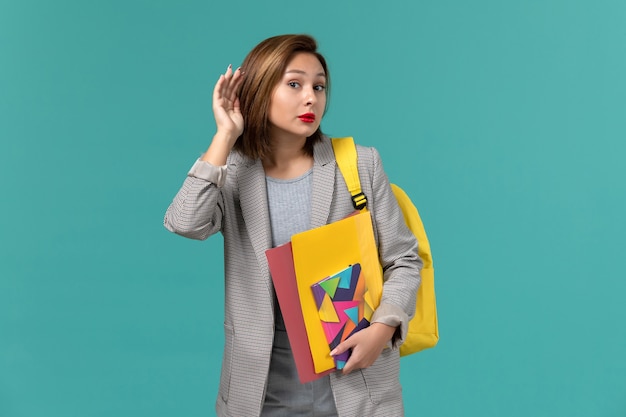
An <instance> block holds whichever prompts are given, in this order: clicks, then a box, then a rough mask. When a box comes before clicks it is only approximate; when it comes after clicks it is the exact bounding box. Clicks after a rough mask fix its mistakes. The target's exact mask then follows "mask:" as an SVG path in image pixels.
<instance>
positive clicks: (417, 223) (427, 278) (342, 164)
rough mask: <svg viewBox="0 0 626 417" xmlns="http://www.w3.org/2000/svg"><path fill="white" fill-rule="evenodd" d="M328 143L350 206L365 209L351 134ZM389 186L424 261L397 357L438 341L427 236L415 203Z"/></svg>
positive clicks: (429, 346) (433, 344)
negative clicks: (412, 313) (350, 196)
mask: <svg viewBox="0 0 626 417" xmlns="http://www.w3.org/2000/svg"><path fill="white" fill-rule="evenodd" d="M332 143H333V149H334V150H335V158H336V159H337V165H338V166H339V170H340V171H341V173H342V175H343V177H344V179H345V181H346V184H347V185H348V190H349V191H350V194H351V195H352V202H353V204H354V207H355V209H357V210H364V209H366V205H367V198H366V196H365V195H364V194H363V192H362V191H361V181H360V180H359V171H358V167H357V153H356V147H355V145H354V140H353V139H352V138H351V137H346V138H333V139H332ZM391 189H392V190H393V193H394V195H395V196H396V200H398V205H399V206H400V209H402V214H403V215H404V221H405V222H406V224H407V226H408V228H409V229H410V230H411V231H412V232H413V234H414V235H415V237H416V238H417V242H418V254H419V256H420V258H422V261H423V262H424V266H423V268H422V271H421V276H422V284H421V285H420V288H419V290H418V291H417V302H416V305H415V315H414V316H413V318H412V319H411V321H410V322H409V330H408V333H407V335H406V338H405V340H404V343H403V344H402V345H401V346H400V356H406V355H410V354H411V353H415V352H419V351H420V350H424V349H428V348H431V347H433V346H435V345H436V344H437V342H438V341H439V327H438V325H437V304H436V300H435V271H434V269H433V258H432V254H431V253H430V245H429V244H428V237H427V236H426V231H425V230H424V225H423V224H422V220H421V219H420V216H419V213H418V211H417V209H416V208H415V205H413V202H411V199H410V198H409V196H408V195H407V194H406V193H405V192H404V191H403V190H402V189H401V188H400V187H398V186H397V185H395V184H391Z"/></svg>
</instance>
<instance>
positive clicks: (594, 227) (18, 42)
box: [0, 0, 626, 417]
mask: <svg viewBox="0 0 626 417" xmlns="http://www.w3.org/2000/svg"><path fill="white" fill-rule="evenodd" d="M212 3H215V4H212ZM625 22H626V3H624V2H623V1H617V0H615V1H610V0H597V1H593V2H592V1H582V0H543V1H535V0H532V1H526V2H517V1H515V2H514V1H495V0H491V1H490V0H477V1H473V2H467V1H460V0H440V1H437V2H432V1H430V2H429V1H409V0H388V1H385V2H378V3H377V4H371V5H370V4H367V3H366V2H362V1H361V2H359V1H346V2H335V1H328V0H320V1H318V2H317V3H307V2H287V1H275V2H271V3H266V2H256V1H255V2H253V1H243V2H242V1H240V2H235V3H233V2H208V1H192V0H190V1H181V2H175V1H148V0H144V1H139V0H132V1H131V0H129V1H101V2H85V1H78V0H57V1H55V2H47V1H34V0H23V1H19V2H18V1H13V2H10V1H7V0H0V192H1V195H2V204H1V205H0V416H3V417H4V416H6V417H57V416H58V417H74V416H76V417H110V416H116V417H117V416H120V417H121V416H129V417H141V416H151V417H155V416H164V417H165V416H168V417H169V416H207V415H213V413H214V412H213V404H214V400H215V396H216V392H217V384H218V374H219V369H220V361H221V348H222V343H223V339H222V325H221V323H222V319H223V316H222V309H223V300H222V290H223V284H222V273H223V269H222V265H221V264H222V240H221V238H220V237H215V238H213V239H210V240H208V241H206V242H202V243H199V242H193V241H188V240H185V239H183V238H180V237H177V236H174V235H171V234H169V233H168V232H167V231H166V230H165V229H164V228H163V227H162V226H161V223H162V217H163V214H164V211H165V209H166V207H167V205H168V204H169V202H170V201H171V199H172V198H173V196H174V194H175V192H176V191H177V189H178V187H179V185H180V184H181V182H182V181H183V179H184V176H185V173H186V172H187V169H188V168H189V166H190V165H191V163H192V162H193V160H194V159H195V158H196V157H197V156H198V155H199V153H200V152H202V151H203V150H204V149H205V148H206V147H207V145H208V143H209V140H210V138H211V136H212V133H213V131H214V128H215V126H214V122H213V118H212V113H211V93H212V88H213V85H214V83H215V81H216V80H217V78H218V76H219V74H220V73H221V72H223V71H224V70H225V68H226V66H227V65H228V64H229V63H232V64H233V65H238V64H240V63H241V61H242V59H243V57H244V56H245V54H246V53H247V51H248V50H249V49H250V48H251V47H252V46H254V45H255V44H256V43H257V42H259V41H260V40H262V39H264V38H265V37H268V36H271V35H275V34H279V33H293V32H298V33H300V32H304V33H310V34H312V35H314V36H316V37H317V39H318V41H319V43H320V46H321V49H322V51H323V52H324V53H325V55H326V56H327V59H328V60H329V63H330V69H331V73H332V77H333V82H334V85H333V92H332V97H331V105H330V109H329V112H328V114H327V116H326V118H325V120H324V122H323V124H322V125H323V128H324V129H325V131H326V132H327V133H330V134H333V135H341V136H344V135H353V136H355V137H356V138H357V140H358V141H359V142H360V143H363V144H366V145H372V146H376V147H377V148H378V149H379V150H380V152H381V154H382V156H383V160H384V162H385V168H386V170H387V172H388V174H389V176H390V178H391V179H392V181H394V182H397V183H400V184H401V185H402V186H403V187H404V188H405V189H406V190H407V191H408V192H409V194H411V195H412V196H413V197H414V200H415V201H416V203H417V205H418V207H419V209H420V212H421V214H422V217H423V220H424V222H425V223H426V226H427V230H428V232H429V237H430V240H431V245H432V249H433V253H434V260H435V267H436V285H437V295H438V307H439V319H440V333H441V340H440V343H439V345H438V346H437V347H436V348H435V349H433V350H430V351H426V352H423V353H420V354H418V355H413V356H411V357H407V358H404V359H403V363H402V380H403V386H404V393H405V400H406V408H407V415H409V416H420V415H421V416H446V417H448V416H450V417H457V416H498V417H500V416H507V417H516V416H520V417H521V416H524V417H525V416H568V417H570V416H585V417H586V416H592V417H604V416H606V417H618V416H625V415H626V355H625V352H626V325H624V321H625V319H626V307H625V306H624V302H623V299H624V293H626V274H625V273H624V271H623V269H622V263H618V259H619V256H620V253H622V252H623V250H624V238H623V235H624V233H625V232H626V222H625V221H624V218H623V215H624V213H625V212H626V186H625V184H624V178H626V168H625V164H624V162H623V159H624V156H625V155H626V144H625V142H626V141H625V139H626V101H625V97H626V77H625V74H626V29H625V28H626V24H625Z"/></svg>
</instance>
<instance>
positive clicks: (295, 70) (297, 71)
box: [285, 69, 326, 78]
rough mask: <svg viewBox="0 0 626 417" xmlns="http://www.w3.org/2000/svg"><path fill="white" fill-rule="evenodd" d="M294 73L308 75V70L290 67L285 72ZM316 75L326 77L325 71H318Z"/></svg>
mask: <svg viewBox="0 0 626 417" xmlns="http://www.w3.org/2000/svg"><path fill="white" fill-rule="evenodd" d="M292 73H295V74H302V75H307V73H306V71H302V70H299V69H290V70H287V71H285V74H292ZM316 76H317V77H324V78H326V74H325V73H323V72H318V73H317V74H316Z"/></svg>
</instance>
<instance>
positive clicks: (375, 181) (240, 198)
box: [164, 138, 422, 417]
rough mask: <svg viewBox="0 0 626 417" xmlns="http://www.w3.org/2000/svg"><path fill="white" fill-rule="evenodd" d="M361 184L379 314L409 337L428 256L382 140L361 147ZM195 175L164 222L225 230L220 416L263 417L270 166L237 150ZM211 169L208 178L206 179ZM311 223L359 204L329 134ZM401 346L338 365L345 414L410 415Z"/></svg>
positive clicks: (204, 232)
mask: <svg viewBox="0 0 626 417" xmlns="http://www.w3.org/2000/svg"><path fill="white" fill-rule="evenodd" d="M357 153H358V158H359V160H358V166H359V176H360V179H361V187H362V190H363V192H364V193H365V195H366V196H367V199H368V208H369V210H370V211H371V213H372V222H373V226H374V235H375V237H376V241H377V245H378V250H379V255H380V258H381V263H382V265H383V270H384V279H385V283H384V286H383V296H382V300H381V304H380V306H379V308H378V309H377V310H376V312H375V314H374V317H373V318H372V321H373V322H374V321H383V320H378V319H380V318H381V317H383V316H384V317H385V320H388V319H389V317H395V318H397V320H398V322H399V323H401V325H400V329H401V332H400V340H399V343H401V342H402V340H403V338H404V336H405V335H406V327H407V324H408V321H409V318H410V317H411V316H412V315H413V312H414V309H415V295H416V293H417V288H418V287H419V284H420V274H419V272H420V269H421V266H422V262H421V260H420V258H419V257H418V255H417V242H416V240H415V237H414V236H413V234H412V233H411V232H410V231H409V230H408V229H407V227H406V225H405V223H404V219H403V217H402V213H401V211H400V209H399V207H398V205H397V203H396V200H395V197H394V195H393V193H392V191H391V188H390V186H389V181H388V179H387V176H386V174H385V172H384V171H383V167H382V163H381V160H380V156H379V154H378V152H377V151H376V150H375V149H374V148H365V147H361V146H358V147H357ZM210 168H212V170H209V171H208V172H203V173H200V174H194V175H196V176H195V177H194V176H191V175H190V176H188V177H187V179H186V180H185V182H184V183H183V185H182V188H181V189H180V191H179V192H178V194H177V195H176V197H175V198H174V200H173V202H172V204H171V205H170V206H169V208H168V209H167V212H166V214H165V220H164V224H165V227H166V228H167V229H168V230H170V231H172V232H175V233H177V234H180V235H182V236H185V237H188V238H192V239H200V240H203V239H206V238H207V237H209V236H211V235H213V234H214V233H217V232H221V233H222V235H223V236H224V262H225V265H224V268H225V321H224V332H225V346H224V355H223V363H222V372H221V377H220V386H219V394H218V398H217V404H216V409H217V413H218V415H219V416H236V417H242V416H246V417H247V416H258V415H259V414H260V412H261V408H262V406H263V401H264V395H265V386H266V380H267V374H268V369H269V363H270V356H271V352H272V341H273V334H274V301H273V294H274V292H273V287H272V280H271V277H270V274H269V269H268V265H267V259H266V257H265V251H266V250H267V249H269V248H271V245H272V244H271V242H272V240H271V229H270V218H269V213H268V204H267V193H266V185H265V173H264V171H263V166H262V164H261V162H260V161H259V160H255V161H253V160H250V159H248V158H246V157H244V156H242V155H240V154H239V153H236V152H232V153H231V155H230V156H229V158H228V161H227V165H226V167H225V168H224V167H222V168H218V167H210ZM197 177H202V178H197ZM311 200H312V207H311V227H318V226H322V225H324V224H327V223H330V222H333V221H337V220H340V219H342V218H344V217H345V216H346V215H348V214H349V213H351V212H352V211H353V210H354V209H353V207H352V202H351V198H350V194H349V192H348V190H347V187H346V184H345V182H344V180H343V177H342V175H341V173H340V171H339V169H338V168H337V164H336V161H335V156H334V153H333V149H332V145H331V143H330V140H329V139H328V138H324V140H323V141H322V142H320V143H318V144H316V145H315V149H314V165H313V186H312V193H311ZM398 377H399V352H398V350H397V349H385V350H384V351H383V353H382V354H381V355H380V357H379V358H378V359H377V361H376V362H375V363H374V364H373V365H372V366H370V367H369V368H366V369H361V370H358V371H354V372H351V373H350V374H348V375H342V374H341V373H340V372H335V373H333V374H331V386H332V390H333V395H334V397H335V402H336V406H337V411H338V413H339V415H340V416H346V417H347V416H359V417H363V416H385V417H389V416H401V415H403V404H402V394H401V388H400V383H399V378H398Z"/></svg>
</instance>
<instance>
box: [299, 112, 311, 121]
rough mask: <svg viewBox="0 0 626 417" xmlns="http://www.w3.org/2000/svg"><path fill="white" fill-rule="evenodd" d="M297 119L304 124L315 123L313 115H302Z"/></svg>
mask: <svg viewBox="0 0 626 417" xmlns="http://www.w3.org/2000/svg"><path fill="white" fill-rule="evenodd" d="M298 119H300V120H302V121H303V122H304V123H313V122H314V121H315V114H313V113H304V114H301V115H300V116H298Z"/></svg>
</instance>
